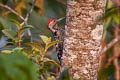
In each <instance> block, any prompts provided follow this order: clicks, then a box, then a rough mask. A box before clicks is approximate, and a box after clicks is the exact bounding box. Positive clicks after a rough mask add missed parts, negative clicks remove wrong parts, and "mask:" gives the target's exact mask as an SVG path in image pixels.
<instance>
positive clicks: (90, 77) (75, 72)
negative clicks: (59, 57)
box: [63, 0, 106, 80]
mask: <svg viewBox="0 0 120 80" xmlns="http://www.w3.org/2000/svg"><path fill="white" fill-rule="evenodd" d="M105 4H106V1H105V0H68V1H67V15H66V26H65V37H64V50H63V67H65V66H70V70H69V73H70V76H71V78H72V80H73V79H75V80H97V73H98V64H99V56H100V54H99V52H100V50H101V46H100V44H101V39H102V34H103V22H100V23H98V24H94V23H95V22H96V20H97V19H98V18H99V17H100V16H102V15H103V13H104V9H105Z"/></svg>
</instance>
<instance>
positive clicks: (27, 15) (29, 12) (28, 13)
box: [24, 0, 36, 24]
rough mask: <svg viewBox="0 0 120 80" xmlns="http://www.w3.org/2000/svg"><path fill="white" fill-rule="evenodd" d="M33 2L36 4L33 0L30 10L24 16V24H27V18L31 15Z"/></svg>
mask: <svg viewBox="0 0 120 80" xmlns="http://www.w3.org/2000/svg"><path fill="white" fill-rule="evenodd" d="M35 2H36V0H33V2H32V6H31V8H30V10H29V11H28V12H27V14H26V17H25V20H24V22H25V24H27V21H28V18H29V16H30V14H31V13H32V11H33V8H34V6H35Z"/></svg>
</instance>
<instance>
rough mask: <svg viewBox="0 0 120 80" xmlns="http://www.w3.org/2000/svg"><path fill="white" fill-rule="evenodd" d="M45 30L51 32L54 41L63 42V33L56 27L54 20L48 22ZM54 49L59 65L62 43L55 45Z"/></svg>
mask: <svg viewBox="0 0 120 80" xmlns="http://www.w3.org/2000/svg"><path fill="white" fill-rule="evenodd" d="M47 28H48V29H49V30H50V31H51V32H52V34H53V37H54V40H55V41H63V38H62V37H63V33H62V30H61V29H60V28H59V27H58V24H57V20H56V19H51V20H49V21H48V24H47ZM55 47H56V53H57V57H58V60H59V62H60V64H61V58H62V55H63V42H62V43H58V44H56V45H55Z"/></svg>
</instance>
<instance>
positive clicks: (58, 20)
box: [56, 17, 65, 22]
mask: <svg viewBox="0 0 120 80" xmlns="http://www.w3.org/2000/svg"><path fill="white" fill-rule="evenodd" d="M63 19H65V17H61V18H59V19H57V20H56V22H60V21H61V20H63Z"/></svg>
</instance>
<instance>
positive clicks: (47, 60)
mask: <svg viewBox="0 0 120 80" xmlns="http://www.w3.org/2000/svg"><path fill="white" fill-rule="evenodd" d="M44 62H50V63H53V64H55V65H56V66H57V67H59V68H60V67H61V66H60V65H59V64H58V63H57V62H56V61H54V60H51V59H48V58H44Z"/></svg>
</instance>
